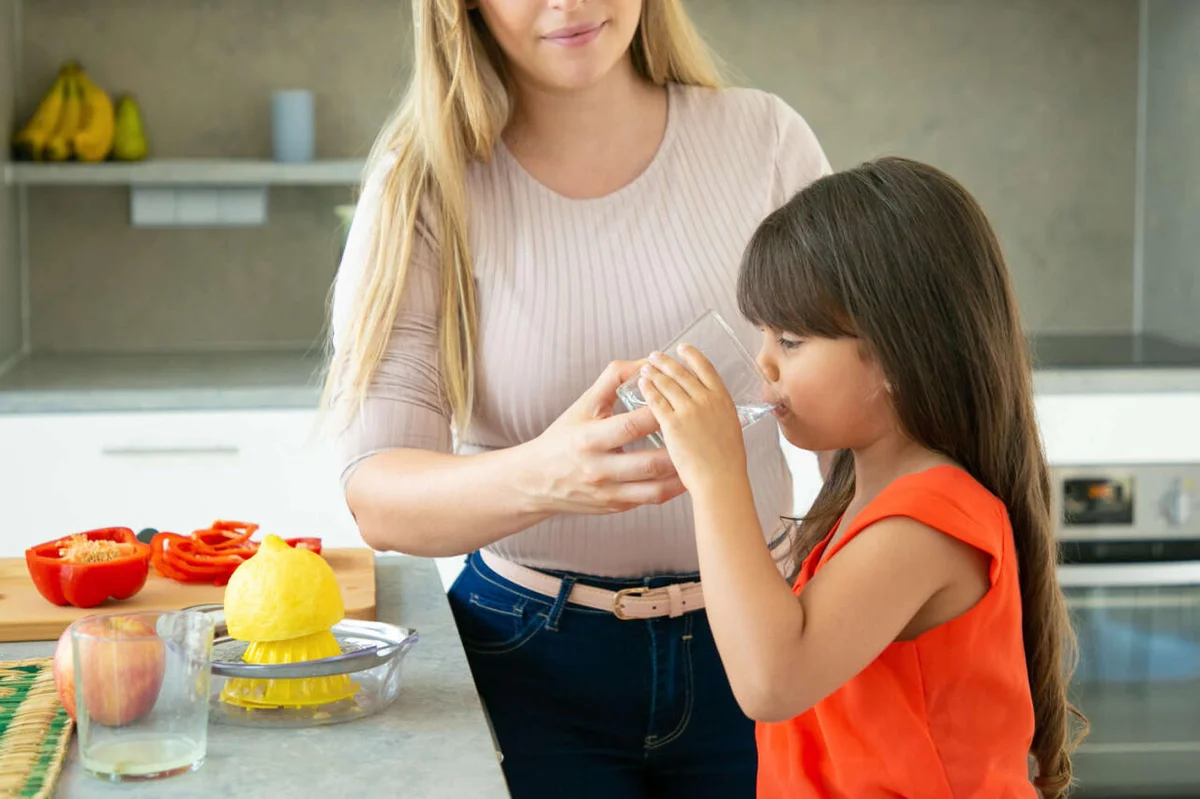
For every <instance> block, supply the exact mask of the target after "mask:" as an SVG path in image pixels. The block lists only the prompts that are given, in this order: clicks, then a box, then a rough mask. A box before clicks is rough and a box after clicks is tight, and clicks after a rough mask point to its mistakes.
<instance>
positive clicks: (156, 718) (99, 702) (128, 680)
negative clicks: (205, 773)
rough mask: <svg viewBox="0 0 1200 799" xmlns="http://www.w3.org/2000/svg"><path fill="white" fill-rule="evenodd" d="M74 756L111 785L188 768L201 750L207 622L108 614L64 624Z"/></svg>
mask: <svg viewBox="0 0 1200 799" xmlns="http://www.w3.org/2000/svg"><path fill="white" fill-rule="evenodd" d="M70 629H71V642H72V650H73V656H74V660H75V683H74V692H75V718H76V724H77V729H78V732H79V755H80V759H81V762H82V764H83V767H84V769H85V770H86V771H88V772H89V773H90V774H92V775H94V776H96V777H99V778H101V779H105V780H110V781H112V782H126V781H134V780H151V779H158V778H161V777H169V776H172V775H175V774H183V773H185V772H188V771H195V770H196V769H198V768H199V767H200V766H201V765H202V764H203V763H204V756H205V752H206V750H207V745H208V735H207V733H208V693H209V677H210V674H211V667H212V649H213V621H212V619H211V618H210V617H209V616H207V615H205V614H202V613H195V612H191V611H147V612H126V613H122V612H114V613H103V614H95V615H91V616H85V617H83V618H81V619H78V620H76V621H75V622H74V623H72V624H71V628H70Z"/></svg>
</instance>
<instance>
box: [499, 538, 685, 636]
mask: <svg viewBox="0 0 1200 799" xmlns="http://www.w3.org/2000/svg"><path fill="white" fill-rule="evenodd" d="M479 555H480V557H481V558H483V562H484V563H485V564H487V567H488V568H489V569H491V570H492V571H494V572H495V573H496V574H498V575H500V576H501V577H503V578H504V579H506V580H508V581H509V582H511V583H515V584H517V585H519V586H521V587H522V588H525V589H527V590H529V591H534V592H536V593H539V594H541V595H542V596H545V597H549V598H550V599H556V598H557V597H558V594H559V591H561V590H562V580H560V579H559V578H557V577H554V576H552V575H549V574H545V573H544V572H540V571H537V570H536V569H530V568H528V567H525V566H522V565H520V564H517V563H513V562H512V561H510V560H506V559H504V558H502V557H500V556H499V555H497V554H496V553H494V552H491V551H489V550H486V549H484V550H481V551H480V553H479ZM567 601H568V602H570V603H571V604H573V605H581V606H582V607H585V608H593V609H594V610H607V611H609V612H610V613H612V614H613V615H614V616H616V617H617V618H618V619H622V620H629V619H657V618H661V617H663V616H670V617H671V618H675V617H677V616H682V615H683V614H684V613H689V612H691V611H694V610H700V609H701V608H703V607H704V592H703V590H702V589H701V587H700V583H698V582H696V583H679V584H676V585H666V586H663V587H662V588H645V587H643V586H637V587H636V588H622V589H621V590H620V591H609V590H607V589H604V588H597V587H595V586H591V585H580V584H579V583H576V584H575V586H574V587H573V588H572V589H571V593H570V595H569V596H568V597H567Z"/></svg>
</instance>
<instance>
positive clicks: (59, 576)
mask: <svg viewBox="0 0 1200 799" xmlns="http://www.w3.org/2000/svg"><path fill="white" fill-rule="evenodd" d="M150 556H151V550H150V547H148V546H147V545H145V544H143V543H142V542H141V541H138V540H137V536H136V535H134V532H133V530H131V529H129V528H128V527H105V528H101V529H97V530H88V531H87V532H84V533H76V534H74V535H69V536H64V537H63V538H59V539H56V540H54V541H47V542H46V543H44V544H38V545H37V546H34V547H30V548H29V549H27V550H25V565H26V566H27V567H28V569H29V576H30V577H31V578H33V584H34V585H35V586H36V587H37V589H38V593H40V594H41V595H42V596H43V597H45V598H46V599H47V600H49V601H50V602H53V603H54V604H55V605H73V606H75V607H77V608H94V607H96V606H97V605H99V604H101V603H103V602H104V601H105V600H107V599H109V598H112V599H129V598H130V597H132V596H133V595H134V594H136V593H137V592H138V591H141V590H142V587H143V586H144V585H145V584H146V577H147V576H148V575H149V573H150Z"/></svg>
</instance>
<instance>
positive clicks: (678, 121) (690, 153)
mask: <svg viewBox="0 0 1200 799" xmlns="http://www.w3.org/2000/svg"><path fill="white" fill-rule="evenodd" d="M668 98H669V99H668V117H667V126H666V134H665V135H664V137H663V141H662V144H661V146H660V148H659V151H658V153H657V154H656V156H655V157H654V160H653V161H652V162H651V164H650V165H649V167H647V168H646V170H645V171H644V172H643V173H642V174H641V175H640V176H639V177H638V178H637V179H636V180H634V181H633V182H632V183H630V184H628V185H627V186H625V187H624V188H622V189H620V190H618V191H616V192H614V193H612V194H609V195H607V196H605V197H601V198H598V199H587V200H577V199H568V198H566V197H564V196H562V195H560V194H557V193H556V192H554V191H552V190H550V189H549V188H547V187H546V186H544V185H543V184H541V183H539V182H537V181H536V180H535V179H533V177H531V176H530V175H529V173H528V172H526V171H525V170H524V168H522V167H521V165H520V164H519V163H518V162H517V161H516V160H515V159H514V158H513V157H512V155H511V154H510V153H509V152H508V150H507V148H506V147H505V146H504V145H503V144H498V145H497V147H496V156H495V158H493V159H492V160H491V162H490V163H486V164H484V163H479V164H473V165H472V167H471V168H470V170H469V174H468V190H469V201H470V214H471V217H470V246H471V254H472V256H473V258H474V269H475V276H476V282H477V286H478V294H477V296H478V309H479V330H480V342H479V348H480V349H479V364H480V365H479V374H478V389H477V392H478V406H477V411H476V415H475V417H474V421H473V423H472V425H471V428H470V429H469V430H468V431H466V433H465V434H464V436H463V440H462V441H460V442H458V445H457V451H458V452H459V453H464V454H466V453H471V452H480V451H484V450H489V449H495V448H501V447H510V446H513V445H516V444H519V443H521V442H524V441H528V440H530V439H532V438H534V437H536V436H537V435H538V434H540V433H541V432H542V431H543V430H545V429H546V427H548V426H549V425H550V423H551V422H553V421H554V420H555V419H556V418H557V417H558V416H559V415H560V414H561V413H562V412H563V411H564V410H566V408H567V407H568V406H569V405H570V404H571V403H572V402H574V401H575V399H577V398H578V397H579V395H580V394H581V393H582V392H583V391H584V390H585V389H586V388H587V387H588V386H590V385H591V384H592V382H593V381H594V380H595V379H596V377H597V376H598V375H599V374H600V372H601V371H602V370H603V369H604V367H605V365H607V364H608V363H609V362H610V361H612V360H617V359H636V358H641V357H644V356H645V355H646V354H648V353H649V352H650V351H651V350H653V349H655V348H658V347H662V346H663V345H665V344H666V343H667V342H668V341H670V340H671V339H672V338H673V337H674V336H675V334H676V333H678V332H679V331H680V330H682V329H683V327H684V326H686V325H687V324H688V323H689V322H690V321H692V320H693V319H694V318H696V317H697V316H699V315H700V314H701V313H702V312H703V311H704V310H706V309H709V308H711V309H714V310H716V311H717V312H718V313H720V314H721V315H722V316H723V317H724V318H725V319H726V320H728V321H729V322H730V323H731V324H732V325H734V327H735V329H736V330H737V331H738V333H739V335H740V337H741V338H742V342H743V343H744V344H745V345H746V347H747V349H748V350H749V351H750V352H756V351H757V349H758V346H759V336H758V333H757V332H756V331H755V330H754V329H753V328H752V327H751V326H750V325H749V324H748V323H746V322H745V320H743V319H742V317H741V316H740V314H739V313H738V310H737V302H736V298H735V296H734V288H735V284H736V278H737V270H738V262H739V259H740V257H741V255H742V250H743V249H744V247H745V245H746V243H747V241H748V240H749V238H750V235H751V233H752V232H753V231H754V228H755V227H756V226H757V225H758V223H759V222H760V221H761V220H762V219H763V217H764V216H765V215H766V214H767V213H769V212H770V211H772V210H773V209H775V208H777V207H778V206H779V205H781V204H782V203H783V202H784V201H785V200H786V199H787V198H788V197H789V196H790V195H791V194H793V193H794V192H795V191H797V190H798V189H800V188H802V187H803V186H805V185H806V184H808V183H809V182H811V181H813V180H814V179H816V178H817V177H818V176H820V175H822V174H826V173H828V172H829V164H828V162H827V160H826V159H825V156H824V154H823V153H822V151H821V148H820V145H819V144H818V143H817V140H816V138H815V136H814V135H813V133H812V131H811V130H810V128H809V126H808V125H807V124H806V123H805V121H804V120H803V119H802V118H801V117H800V116H799V115H798V114H797V113H796V112H795V111H793V110H792V109H791V108H790V107H788V106H787V104H785V103H784V102H783V101H782V100H780V99H778V98H777V97H774V96H773V95H769V94H766V93H763V92H759V91H754V90H749V89H724V90H713V89H700V88H693V87H682V86H671V87H670V91H669V92H668ZM384 171H385V170H383V169H381V170H380V171H379V173H377V174H378V176H379V177H377V178H374V179H368V181H367V183H366V185H365V186H364V191H363V195H362V197H361V198H360V200H359V205H358V209H357V211H356V214H355V218H354V222H353V224H352V226H351V230H350V234H349V238H348V241H347V245H346V249H345V253H344V255H343V259H342V264H341V267H340V269H339V271H338V276H337V281H336V285H335V293H334V303H333V337H334V344H335V346H337V345H338V343H339V341H340V339H339V332H340V331H341V330H344V328H345V324H346V322H345V320H346V315H347V314H349V313H350V311H351V309H350V298H351V297H352V296H353V294H354V287H355V285H356V284H357V282H358V281H360V280H361V279H362V275H363V273H364V271H365V270H366V268H367V266H368V265H367V239H368V235H369V226H370V224H371V220H372V219H373V217H374V216H375V214H376V211H377V207H378V201H379V200H378V198H379V192H380V188H381V179H380V178H381V176H382V174H383V172H384ZM434 246H435V245H433V244H431V243H428V242H426V243H425V245H424V246H423V247H421V248H419V249H417V250H415V251H414V262H413V265H412V267H411V268H410V272H409V281H410V282H409V284H408V286H407V288H406V291H405V299H404V301H403V303H402V308H401V311H400V314H399V317H398V319H397V321H396V325H395V327H394V329H393V331H392V337H391V342H390V345H389V348H388V352H387V355H386V356H385V358H384V360H383V363H382V365H381V367H380V369H379V371H378V373H377V374H376V376H375V379H374V383H373V386H372V389H371V391H370V394H369V397H368V399H367V402H366V405H365V408H364V410H363V412H362V413H361V414H360V415H359V416H358V417H357V419H356V420H355V421H354V422H353V423H352V424H351V426H350V427H349V429H348V430H346V431H345V432H344V433H343V434H342V435H341V436H340V437H339V440H338V445H339V451H340V453H341V457H342V463H343V465H344V469H345V471H344V472H343V479H346V478H348V477H349V474H350V472H351V471H352V470H353V469H354V467H355V466H357V465H358V464H359V463H360V462H361V461H362V460H363V459H364V458H366V457H368V456H370V455H371V454H373V453H377V452H380V451H381V450H386V449H391V448H396V447H418V448H426V449H433V450H439V451H444V452H449V451H451V448H452V439H451V433H450V424H449V413H448V409H447V407H446V405H445V403H444V401H443V400H442V398H441V394H440V392H439V386H440V376H439V366H438V353H437V330H438V306H439V302H438V269H439V268H440V267H439V266H438V260H437V257H436V253H435V251H434ZM778 435H779V434H778V426H777V425H776V423H775V420H774V419H773V418H771V417H768V418H767V419H766V420H763V421H761V422H759V423H758V424H756V425H754V426H752V427H751V428H749V429H748V431H747V450H748V455H749V459H750V464H751V478H752V482H753V486H754V493H755V500H756V503H757V505H758V509H759V515H760V519H761V520H762V524H763V528H764V534H765V535H771V534H772V533H773V532H774V531H775V530H776V529H777V528H778V526H779V515H780V514H781V513H788V512H790V511H791V501H792V496H791V478H790V475H789V474H788V470H787V465H786V462H785V460H784V457H783V453H782V451H781V450H780V447H779V438H778ZM463 501H464V502H469V501H471V500H470V492H469V491H468V490H466V487H464V492H463ZM493 549H494V550H495V551H496V552H497V553H498V554H500V555H503V556H505V557H507V558H509V559H511V560H515V561H517V562H519V563H523V564H525V565H528V566H532V567H535V568H544V569H561V570H567V571H575V572H581V573H585V574H592V575H601V576H621V577H627V576H643V575H649V574H659V573H679V572H690V571H695V570H696V569H697V568H698V567H697V559H696V547H695V541H694V538H693V530H692V509H691V500H690V498H689V497H688V496H687V495H686V494H684V495H683V496H681V497H678V498H676V499H674V500H672V501H670V502H668V503H666V504H664V505H660V506H647V507H641V508H635V509H634V510H631V511H627V512H625V513H621V514H611V515H600V516H588V515H562V516H557V517H554V518H552V519H549V520H547V521H545V522H542V523H540V524H537V525H535V526H533V527H530V528H529V529H527V530H525V531H523V532H520V533H517V534H516V535H513V536H510V537H508V538H505V539H503V540H502V541H500V542H498V543H497V544H495V545H494V546H493Z"/></svg>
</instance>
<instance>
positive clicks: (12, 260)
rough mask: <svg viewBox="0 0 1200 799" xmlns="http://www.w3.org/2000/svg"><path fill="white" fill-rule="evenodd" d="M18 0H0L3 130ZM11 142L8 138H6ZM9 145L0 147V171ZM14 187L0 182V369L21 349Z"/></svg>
mask: <svg viewBox="0 0 1200 799" xmlns="http://www.w3.org/2000/svg"><path fill="white" fill-rule="evenodd" d="M15 13H16V0H0V131H3V132H4V133H5V135H6V136H7V134H8V133H9V132H10V131H12V130H13V119H12V107H13V89H14V87H13V82H14V78H15V67H16V64H15V60H16V53H15V52H14V50H15V42H16V32H15V30H14V28H13V24H14V15H15ZM6 142H7V139H6ZM8 158H9V148H8V147H7V146H5V147H2V148H0V170H3V168H4V164H5V163H7V162H8ZM14 194H15V192H14V190H13V189H12V188H11V187H9V186H5V185H3V183H2V182H0V368H3V367H4V365H5V364H6V363H8V362H10V361H11V359H12V357H13V356H14V355H15V354H16V353H17V351H18V350H20V348H21V270H20V264H19V263H18V261H17V246H16V242H17V235H16V224H15V215H16V203H15V202H14V199H15V197H14Z"/></svg>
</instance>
